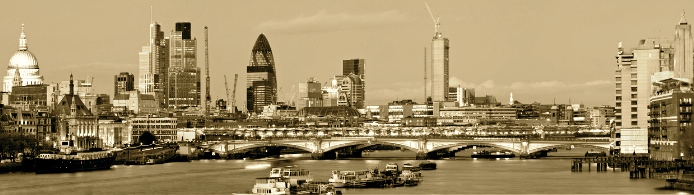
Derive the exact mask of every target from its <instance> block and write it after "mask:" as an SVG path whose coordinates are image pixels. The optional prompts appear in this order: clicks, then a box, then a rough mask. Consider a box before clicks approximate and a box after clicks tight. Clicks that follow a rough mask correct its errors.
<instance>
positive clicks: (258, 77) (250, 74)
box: [246, 34, 277, 113]
mask: <svg viewBox="0 0 694 195" xmlns="http://www.w3.org/2000/svg"><path fill="white" fill-rule="evenodd" d="M246 77H247V80H246V109H248V112H253V113H261V112H263V106H267V105H270V104H273V103H275V102H276V101H277V78H276V75H275V60H274V58H273V56H272V49H271V48H270V43H269V42H268V41H267V38H265V35H264V34H260V36H258V39H257V40H256V41H255V46H253V50H252V51H251V60H250V63H248V67H246Z"/></svg>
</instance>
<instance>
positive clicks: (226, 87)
mask: <svg viewBox="0 0 694 195" xmlns="http://www.w3.org/2000/svg"><path fill="white" fill-rule="evenodd" d="M224 89H225V91H226V92H227V110H232V109H231V108H229V85H227V75H224Z"/></svg>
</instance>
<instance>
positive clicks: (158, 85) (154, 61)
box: [137, 22, 169, 108]
mask: <svg viewBox="0 0 694 195" xmlns="http://www.w3.org/2000/svg"><path fill="white" fill-rule="evenodd" d="M168 45H169V43H168V39H167V38H165V37H164V32H163V31H162V30H161V25H159V24H158V23H156V22H151V23H150V25H149V43H148V44H147V45H145V46H142V51H141V52H140V53H139V56H140V59H139V76H138V82H139V83H138V87H137V89H139V90H140V92H141V93H143V94H150V95H154V96H155V98H156V99H157V101H158V103H159V107H160V108H163V107H166V95H167V94H166V90H167V88H166V80H167V75H168V68H169V55H168V54H169V48H168Z"/></svg>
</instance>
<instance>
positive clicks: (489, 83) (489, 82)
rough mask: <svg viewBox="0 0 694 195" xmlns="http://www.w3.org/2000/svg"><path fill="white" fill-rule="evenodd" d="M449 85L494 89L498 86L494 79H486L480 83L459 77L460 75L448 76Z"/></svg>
mask: <svg viewBox="0 0 694 195" xmlns="http://www.w3.org/2000/svg"><path fill="white" fill-rule="evenodd" d="M448 85H449V86H460V87H462V88H475V89H477V88H481V89H482V88H483V89H492V88H494V87H495V86H496V84H495V82H494V80H487V81H484V82H482V83H480V84H475V83H468V82H465V81H463V80H461V79H459V78H458V77H450V78H448Z"/></svg>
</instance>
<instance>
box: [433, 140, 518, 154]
mask: <svg viewBox="0 0 694 195" xmlns="http://www.w3.org/2000/svg"><path fill="white" fill-rule="evenodd" d="M516 145H518V146H515V145H514V144H513V143H491V142H460V143H455V144H446V145H439V146H435V147H432V149H430V150H429V152H435V151H439V150H445V149H450V148H462V147H468V146H485V147H494V148H500V149H503V150H508V151H510V152H513V153H515V154H520V153H521V152H520V148H519V147H520V145H519V144H516Z"/></svg>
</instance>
